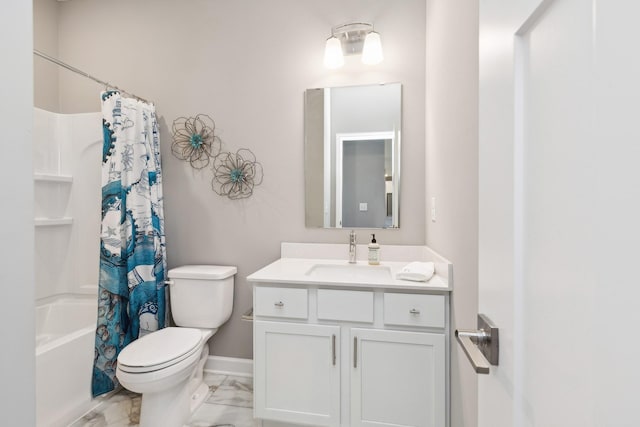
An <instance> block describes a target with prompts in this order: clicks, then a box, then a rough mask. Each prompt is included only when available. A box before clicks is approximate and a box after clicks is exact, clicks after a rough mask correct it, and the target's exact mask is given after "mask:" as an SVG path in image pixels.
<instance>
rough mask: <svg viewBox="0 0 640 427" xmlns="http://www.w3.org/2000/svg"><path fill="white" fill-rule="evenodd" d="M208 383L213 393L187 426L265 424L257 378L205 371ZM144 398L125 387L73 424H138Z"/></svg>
mask: <svg viewBox="0 0 640 427" xmlns="http://www.w3.org/2000/svg"><path fill="white" fill-rule="evenodd" d="M204 382H205V383H206V384H207V385H208V386H209V390H210V393H209V396H208V397H207V399H206V400H205V402H204V403H203V404H202V405H201V406H200V408H198V409H197V410H196V412H194V414H193V415H192V416H191V419H190V420H189V422H188V423H187V424H186V426H188V427H211V426H216V425H223V424H224V425H229V424H231V425H233V426H235V427H260V426H261V422H260V421H258V420H254V419H253V378H247V377H236V376H231V375H221V374H213V373H205V376H204ZM140 401H141V397H140V395H139V394H137V393H132V392H130V391H127V390H122V391H120V392H118V393H116V394H114V395H112V396H110V397H109V398H107V399H104V401H103V402H102V403H100V405H99V406H98V407H97V408H96V409H95V410H93V411H91V412H89V413H88V414H87V415H85V416H84V417H82V418H80V419H79V420H77V421H76V422H74V423H73V424H71V427H128V426H137V425H138V422H139V420H140Z"/></svg>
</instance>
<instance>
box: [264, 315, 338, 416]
mask: <svg viewBox="0 0 640 427" xmlns="http://www.w3.org/2000/svg"><path fill="white" fill-rule="evenodd" d="M254 333H255V355H254V360H255V372H254V387H255V390H256V393H255V398H256V401H255V405H254V406H255V409H254V413H255V416H256V418H264V419H267V420H269V419H272V420H273V419H275V420H280V421H286V422H290V423H300V424H311V425H316V426H338V425H340V358H339V356H338V355H339V354H340V353H339V352H340V348H339V345H340V327H339V326H323V325H307V324H298V323H281V322H264V321H256V322H255V325H254Z"/></svg>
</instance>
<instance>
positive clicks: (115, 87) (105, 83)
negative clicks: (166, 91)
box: [33, 49, 152, 104]
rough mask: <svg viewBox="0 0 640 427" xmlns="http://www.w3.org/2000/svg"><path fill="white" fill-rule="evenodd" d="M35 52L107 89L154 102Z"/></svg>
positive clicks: (36, 51)
mask: <svg viewBox="0 0 640 427" xmlns="http://www.w3.org/2000/svg"><path fill="white" fill-rule="evenodd" d="M33 54H34V55H36V56H39V57H41V58H43V59H46V60H47V61H50V62H53V63H54V64H56V65H59V66H61V67H63V68H66V69H67V70H69V71H73V72H74V73H76V74H80V75H81V76H84V77H86V78H88V79H91V80H93V81H94V82H96V83H100V84H101V85H104V86H105V87H106V88H107V89H108V88H112V89H116V90H118V91H120V92H122V93H124V94H126V95H129V96H132V97H133V98H136V99H137V100H139V101H144V102H146V103H148V104H152V103H151V102H149V101H147V100H146V99H144V98H141V97H139V96H137V95H135V94H133V93H131V92H127V91H125V90H122V89H120V88H119V87H118V86H114V85H112V84H111V83H109V82H105V81H102V80H100V79H99V78H97V77H94V76H92V75H91V74H89V73H85V72H84V71H82V70H79V69H77V68H76V67H72V66H71V65H69V64H67V63H65V62H62V61H60V60H59V59H56V58H54V57H52V56H49V55H47V54H46V53H43V52H40V51H39V50H37V49H33Z"/></svg>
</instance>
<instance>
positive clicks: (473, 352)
mask: <svg viewBox="0 0 640 427" xmlns="http://www.w3.org/2000/svg"><path fill="white" fill-rule="evenodd" d="M498 336H499V335H498V328H496V327H495V325H494V324H493V323H492V322H491V321H490V320H489V318H488V317H487V316H485V315H484V314H478V329H457V330H456V340H458V342H459V343H460V345H461V346H462V349H463V350H464V353H465V354H466V355H467V358H468V359H469V362H471V365H472V366H473V369H474V370H475V371H476V373H478V374H488V373H489V365H490V364H491V365H498V352H499V341H498Z"/></svg>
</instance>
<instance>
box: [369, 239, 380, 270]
mask: <svg viewBox="0 0 640 427" xmlns="http://www.w3.org/2000/svg"><path fill="white" fill-rule="evenodd" d="M369 264H370V265H378V264H380V245H379V244H378V242H376V235H375V234H372V235H371V243H369Z"/></svg>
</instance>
